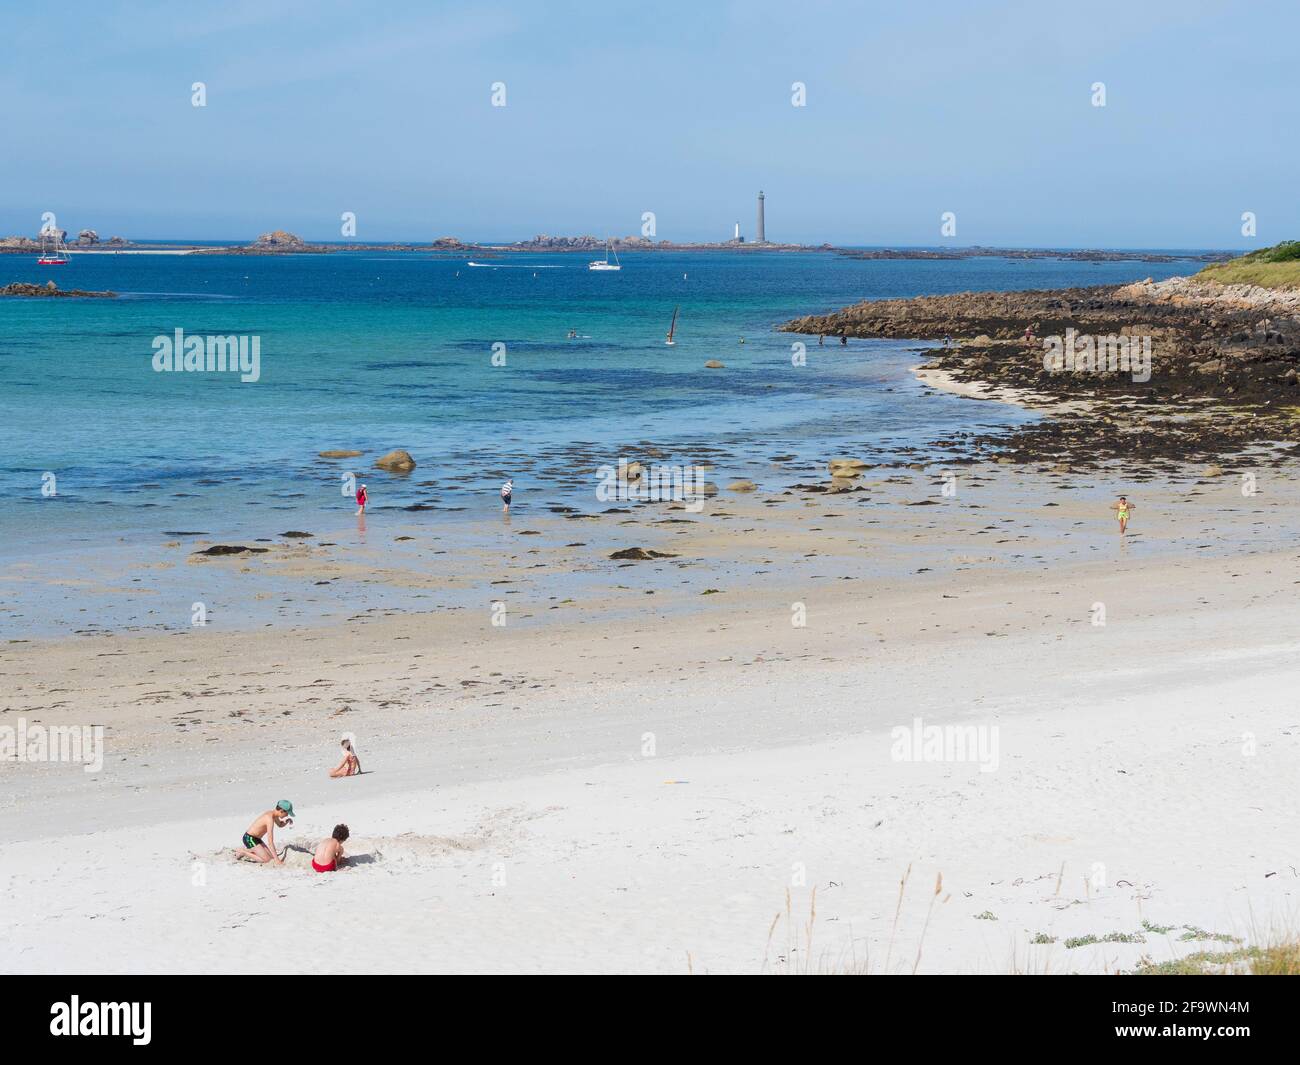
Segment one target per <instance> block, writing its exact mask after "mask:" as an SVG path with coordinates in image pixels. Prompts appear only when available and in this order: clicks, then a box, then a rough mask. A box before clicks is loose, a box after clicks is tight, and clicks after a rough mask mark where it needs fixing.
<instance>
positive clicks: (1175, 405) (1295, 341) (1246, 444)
mask: <svg viewBox="0 0 1300 1065" xmlns="http://www.w3.org/2000/svg"><path fill="white" fill-rule="evenodd" d="M780 329H781V330H782V331H785V332H793V333H804V334H811V335H824V336H833V337H840V336H845V337H894V338H904V339H915V340H929V341H934V340H941V339H942V338H944V337H950V338H952V340H951V343H950V344H949V346H947V347H938V348H933V349H928V350H926V351H925V354H926V355H927V356H928V357H929V359H930V361H929V362H928V363H927V364H926V366H925V367H923V369H927V370H937V371H941V372H942V374H943V375H944V376H945V377H947V378H948V379H949V380H952V381H954V382H958V383H961V384H968V385H980V386H993V387H995V388H998V389H1001V390H1002V393H1003V394H1004V395H1015V396H1018V397H1021V399H1022V401H1023V402H1024V403H1025V405H1026V406H1031V407H1032V406H1036V405H1037V406H1047V405H1051V404H1058V403H1060V402H1061V401H1074V403H1073V406H1072V409H1070V410H1065V411H1061V410H1057V411H1054V412H1053V413H1052V414H1051V415H1050V416H1049V417H1047V418H1045V419H1043V420H1041V421H1039V422H1036V423H1034V424H1031V425H1028V426H1025V427H1023V428H1021V429H1018V430H1015V431H1013V432H1011V433H1010V434H1007V435H998V436H983V437H975V438H973V439H972V440H971V441H970V444H971V449H970V450H971V451H972V452H973V455H974V457H982V458H996V459H997V460H998V461H1002V462H1044V461H1050V462H1052V463H1059V462H1061V461H1066V462H1068V463H1069V464H1072V465H1083V466H1095V465H1098V464H1102V463H1105V462H1110V461H1114V460H1119V459H1129V460H1133V461H1141V462H1157V463H1161V462H1163V463H1167V462H1185V461H1193V462H1196V461H1206V462H1217V461H1221V460H1225V459H1228V458H1230V457H1233V456H1240V455H1241V454H1242V453H1243V452H1245V451H1247V450H1248V449H1251V448H1254V447H1260V446H1267V447H1270V448H1280V449H1283V450H1286V451H1290V450H1291V449H1293V448H1294V447H1296V446H1297V445H1298V444H1300V291H1296V290H1276V289H1265V288H1258V287H1255V286H1249V285H1221V284H1218V283H1215V282H1210V281H1202V280H1197V279H1195V278H1185V277H1175V278H1170V279H1169V280H1167V281H1162V282H1152V281H1151V280H1150V279H1148V280H1146V281H1140V282H1136V283H1134V284H1129V285H1118V286H1098V287H1091V288H1075V289H1061V290H1055V291H1030V292H962V293H956V294H954V295H949V296H923V297H918V298H915V299H896V300H881V301H868V302H864V303H859V304H855V305H853V306H852V307H847V308H845V309H843V310H840V311H836V312H833V313H831V314H824V315H810V316H808V317H804V318H798V319H795V320H794V321H791V322H787V323H785V324H784V325H782V326H781V327H780ZM1103 341H1105V342H1107V343H1111V342H1113V341H1119V342H1120V344H1121V345H1129V344H1131V345H1132V346H1133V348H1134V350H1137V349H1138V348H1139V347H1140V346H1146V349H1147V350H1148V351H1149V360H1150V361H1149V375H1147V374H1141V373H1135V372H1134V370H1133V367H1132V366H1129V365H1126V364H1125V363H1123V362H1122V361H1121V362H1120V364H1119V367H1118V368H1117V367H1116V366H1114V365H1111V364H1108V363H1107V361H1106V360H1105V358H1104V357H1103V356H1102V355H1101V354H1100V352H1101V351H1102V350H1103ZM1085 344H1086V345H1087V346H1088V350H1092V351H1095V353H1097V361H1098V365H1097V366H1096V367H1095V368H1094V367H1092V366H1091V365H1089V363H1090V362H1091V359H1089V360H1088V361H1087V362H1085V361H1084V360H1083V359H1079V360H1078V361H1077V363H1076V365H1074V366H1069V367H1061V366H1059V365H1056V366H1051V367H1050V368H1049V365H1048V364H1049V361H1050V360H1049V356H1051V355H1053V354H1054V353H1056V352H1059V351H1060V350H1061V349H1062V347H1064V346H1066V345H1069V348H1070V350H1072V351H1074V352H1080V351H1081V350H1083V346H1084V345H1085ZM1113 361H1114V360H1112V362H1113ZM1080 364H1081V365H1080ZM1144 378H1145V379H1144ZM937 443H944V444H950V443H951V442H950V441H944V442H937Z"/></svg>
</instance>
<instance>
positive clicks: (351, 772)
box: [330, 736, 361, 777]
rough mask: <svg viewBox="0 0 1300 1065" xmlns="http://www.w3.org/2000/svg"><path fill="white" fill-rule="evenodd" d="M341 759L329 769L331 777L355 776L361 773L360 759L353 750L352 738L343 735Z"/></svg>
mask: <svg viewBox="0 0 1300 1065" xmlns="http://www.w3.org/2000/svg"><path fill="white" fill-rule="evenodd" d="M342 743H343V761H341V762H340V763H339V764H338V765H336V766H335V767H334V768H333V769H331V770H330V776H332V777H356V776H360V775H361V759H360V758H358V757H357V752H356V751H355V750H353V747H352V738H351V737H350V736H344V737H343V740H342Z"/></svg>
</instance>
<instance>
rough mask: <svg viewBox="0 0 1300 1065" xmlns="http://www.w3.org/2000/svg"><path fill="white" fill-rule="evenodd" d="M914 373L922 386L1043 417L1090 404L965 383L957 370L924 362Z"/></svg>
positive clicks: (975, 383) (1006, 387)
mask: <svg viewBox="0 0 1300 1065" xmlns="http://www.w3.org/2000/svg"><path fill="white" fill-rule="evenodd" d="M911 370H912V373H913V375H914V376H915V377H916V379H917V380H918V381H920V382H921V383H922V384H923V385H926V386H928V387H930V388H934V389H938V390H939V391H941V392H948V393H950V394H952V395H954V396H962V397H964V398H965V399H979V400H993V401H995V402H998V403H1008V404H1010V405H1011V406H1013V407H1019V408H1021V409H1022V410H1029V411H1035V412H1037V413H1040V414H1060V413H1067V412H1077V411H1082V410H1086V409H1087V404H1086V403H1084V402H1081V401H1071V402H1062V401H1061V400H1060V399H1057V398H1056V397H1054V396H1049V395H1046V394H1044V393H1041V392H1034V391H1031V390H1030V389H1027V388H1014V387H1011V386H1007V385H997V384H993V383H991V382H988V381H963V380H961V379H960V378H959V377H958V376H957V374H956V373H955V372H954V371H952V370H947V369H944V368H943V367H942V366H937V365H935V364H933V363H922V364H920V365H918V366H913V367H911Z"/></svg>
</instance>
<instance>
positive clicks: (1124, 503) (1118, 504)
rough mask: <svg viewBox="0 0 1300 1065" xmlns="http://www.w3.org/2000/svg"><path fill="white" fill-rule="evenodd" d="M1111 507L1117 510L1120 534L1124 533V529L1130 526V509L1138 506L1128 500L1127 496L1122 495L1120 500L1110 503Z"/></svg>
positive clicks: (1116, 515)
mask: <svg viewBox="0 0 1300 1065" xmlns="http://www.w3.org/2000/svg"><path fill="white" fill-rule="evenodd" d="M1110 509H1111V510H1113V511H1114V512H1115V517H1117V518H1119V534H1120V535H1121V536H1123V535H1124V530H1125V529H1127V528H1128V515H1129V511H1131V510H1135V509H1136V508H1135V507H1134V506H1133V504H1132V503H1130V502H1129V501H1128V497H1127V496H1120V497H1119V499H1118V500H1116V501H1115V502H1114V503H1112V504H1111V505H1110Z"/></svg>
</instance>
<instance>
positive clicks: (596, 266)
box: [587, 241, 623, 270]
mask: <svg viewBox="0 0 1300 1065" xmlns="http://www.w3.org/2000/svg"><path fill="white" fill-rule="evenodd" d="M587 269H588V270H622V269H623V266H622V264H621V263H620V262H619V261H618V252H614V261H613V262H610V261H609V241H605V258H603V259H593V260H592V261H591V262H589V263H588V264H587Z"/></svg>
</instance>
